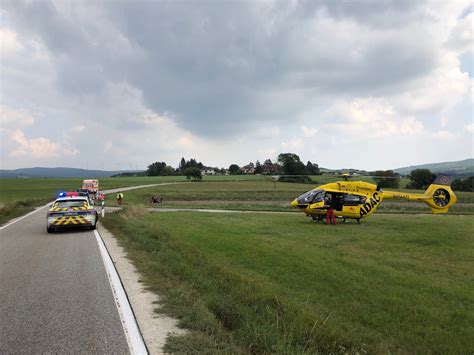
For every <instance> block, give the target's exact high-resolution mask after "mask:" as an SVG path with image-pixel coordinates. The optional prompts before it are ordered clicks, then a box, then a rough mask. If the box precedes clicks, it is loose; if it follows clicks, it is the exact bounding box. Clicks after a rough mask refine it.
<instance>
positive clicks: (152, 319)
mask: <svg viewBox="0 0 474 355" xmlns="http://www.w3.org/2000/svg"><path fill="white" fill-rule="evenodd" d="M98 231H99V233H100V236H101V237H102V240H103V241H104V243H105V245H106V247H107V250H108V252H109V254H110V257H111V258H112V261H113V263H114V265H115V268H116V269H117V272H118V274H119V275H120V279H121V281H122V284H123V287H124V288H125V291H126V293H127V297H128V299H129V301H130V305H131V307H132V309H133V312H134V314H135V318H136V320H137V323H138V326H139V327H140V331H141V333H142V336H143V339H144V341H145V344H146V346H147V348H148V351H149V352H150V354H163V353H164V350H163V348H164V345H165V343H166V339H167V337H168V336H169V335H173V334H183V333H184V332H185V331H184V330H183V329H180V328H178V327H177V323H178V321H177V320H176V319H174V318H170V317H166V316H164V315H161V314H157V313H156V312H155V311H154V310H155V309H156V307H157V304H158V303H159V296H157V295H156V294H154V293H153V292H151V291H148V290H146V289H145V287H144V286H143V284H142V283H141V282H140V280H141V277H140V274H139V273H138V271H137V270H136V268H135V267H134V266H133V265H132V263H131V262H130V260H129V259H128V258H127V256H126V253H125V251H124V249H123V248H122V247H121V246H119V245H118V243H117V240H116V238H115V237H114V236H113V234H112V233H110V232H109V231H108V230H107V229H106V228H105V227H104V226H102V225H100V224H99V225H98Z"/></svg>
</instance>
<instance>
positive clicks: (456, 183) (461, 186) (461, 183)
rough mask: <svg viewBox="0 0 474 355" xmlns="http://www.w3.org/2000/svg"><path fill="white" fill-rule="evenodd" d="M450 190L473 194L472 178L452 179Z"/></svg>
mask: <svg viewBox="0 0 474 355" xmlns="http://www.w3.org/2000/svg"><path fill="white" fill-rule="evenodd" d="M451 188H452V189H453V190H454V191H468V192H474V176H469V177H468V178H466V179H462V180H461V179H454V180H453V182H452V184H451Z"/></svg>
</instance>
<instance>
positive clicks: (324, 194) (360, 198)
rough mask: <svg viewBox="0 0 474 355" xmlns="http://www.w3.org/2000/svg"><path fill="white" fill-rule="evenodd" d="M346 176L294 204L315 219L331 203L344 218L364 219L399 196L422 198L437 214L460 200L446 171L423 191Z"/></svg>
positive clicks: (319, 217) (301, 197) (311, 192)
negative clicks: (390, 188)
mask: <svg viewBox="0 0 474 355" xmlns="http://www.w3.org/2000/svg"><path fill="white" fill-rule="evenodd" d="M346 175H348V174H346ZM343 177H344V178H345V181H338V182H333V183H329V184H326V185H322V186H318V187H316V188H315V189H313V190H310V191H308V192H306V193H304V194H302V195H301V196H299V197H297V198H295V199H294V200H293V201H292V202H291V206H293V207H295V208H298V209H300V210H301V211H302V212H304V213H305V214H306V215H307V216H311V217H312V218H313V220H320V219H322V216H324V215H326V211H327V209H328V206H330V207H331V208H333V209H334V215H335V216H336V217H342V218H344V221H345V220H346V219H355V220H357V223H360V220H361V219H362V218H367V217H369V216H370V215H372V214H373V213H374V212H375V211H377V208H378V207H379V206H380V204H381V203H382V202H383V200H388V199H393V198H398V199H405V200H409V201H421V202H424V203H426V204H427V205H428V207H430V208H431V212H432V213H436V214H439V213H447V212H448V209H449V208H450V207H451V206H452V205H454V204H455V203H456V201H457V198H456V195H455V194H454V192H453V190H451V182H452V179H451V178H450V177H449V176H448V175H445V174H440V175H438V176H437V177H436V179H435V180H434V181H433V183H432V184H431V185H430V186H429V187H428V189H427V190H426V191H425V193H423V194H415V193H408V192H394V191H384V190H382V189H381V188H380V187H378V186H377V185H375V184H371V183H368V182H364V181H347V176H343Z"/></svg>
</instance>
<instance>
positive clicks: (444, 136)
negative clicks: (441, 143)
mask: <svg viewBox="0 0 474 355" xmlns="http://www.w3.org/2000/svg"><path fill="white" fill-rule="evenodd" d="M433 136H435V137H436V138H442V139H445V140H451V139H454V138H455V137H456V135H455V134H454V133H452V132H449V131H446V130H442V131H437V132H435V133H433Z"/></svg>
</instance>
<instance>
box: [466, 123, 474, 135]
mask: <svg viewBox="0 0 474 355" xmlns="http://www.w3.org/2000/svg"><path fill="white" fill-rule="evenodd" d="M464 130H465V131H466V132H469V133H474V123H471V124H467V125H465V126H464Z"/></svg>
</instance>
